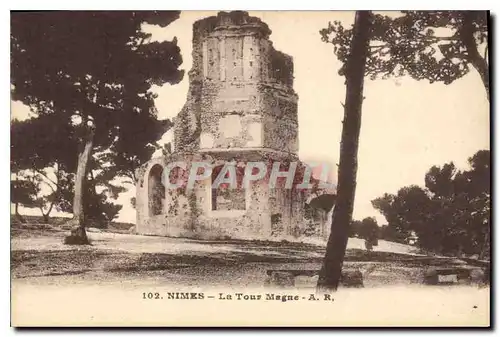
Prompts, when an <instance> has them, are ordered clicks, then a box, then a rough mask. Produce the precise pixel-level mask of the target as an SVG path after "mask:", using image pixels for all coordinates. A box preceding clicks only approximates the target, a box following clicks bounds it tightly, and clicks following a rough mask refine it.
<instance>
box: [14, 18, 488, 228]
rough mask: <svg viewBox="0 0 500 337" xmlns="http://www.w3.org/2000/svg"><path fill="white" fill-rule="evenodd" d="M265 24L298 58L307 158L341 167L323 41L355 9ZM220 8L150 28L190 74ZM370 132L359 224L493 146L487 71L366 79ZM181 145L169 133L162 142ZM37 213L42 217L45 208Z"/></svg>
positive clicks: (341, 89) (170, 111)
mask: <svg viewBox="0 0 500 337" xmlns="http://www.w3.org/2000/svg"><path fill="white" fill-rule="evenodd" d="M249 13H250V15H253V16H257V17H259V18H261V19H262V20H263V21H264V22H266V23H267V24H268V25H269V28H270V29H271V31H272V34H271V36H270V39H271V41H273V44H274V47H275V48H276V49H278V50H280V51H282V52H284V53H286V54H289V55H291V56H292V57H293V60H294V71H295V72H294V76H295V82H294V89H295V91H296V92H297V94H298V96H299V100H298V121H299V157H300V159H301V160H304V161H322V162H328V163H332V164H335V163H337V162H338V158H339V150H340V136H341V131H342V123H341V121H342V119H343V114H344V111H343V108H342V105H341V104H342V103H343V102H344V101H345V85H344V81H345V79H344V77H341V76H339V75H338V73H337V72H338V69H339V68H340V66H341V64H340V62H339V61H338V60H337V58H336V56H335V55H334V53H333V45H331V44H328V43H325V42H322V41H321V37H320V34H319V31H320V29H322V28H325V27H327V26H328V22H329V21H334V20H341V21H342V22H344V23H347V24H350V23H352V22H353V20H354V13H353V12H338V11H337V12H320V11H307V12H294V11H279V12H273V11H269V12H253V11H250V12H249ZM215 14H216V12H201V11H185V12H182V13H181V16H180V18H179V19H178V20H177V21H175V22H173V23H172V24H170V25H169V26H167V27H165V28H160V27H153V26H147V27H144V29H145V30H146V31H148V32H150V33H152V34H153V36H152V39H153V40H160V41H161V40H165V39H168V40H171V39H172V38H173V37H174V36H175V37H177V40H178V45H179V47H180V49H181V53H182V56H183V59H184V62H183V64H182V66H181V68H182V69H185V70H186V73H187V71H188V70H189V69H190V68H191V64H192V58H191V50H192V46H191V39H192V24H193V23H194V21H196V20H198V19H201V18H204V17H207V16H210V15H215ZM153 91H155V92H156V93H157V94H158V99H157V101H156V105H157V109H158V111H159V117H160V118H162V119H163V118H172V117H174V116H175V115H176V114H177V113H178V112H179V111H180V109H181V108H182V106H183V105H184V103H185V101H186V97H187V91H188V77H187V76H185V78H184V80H183V81H182V82H181V83H180V84H177V85H174V86H171V85H164V86H162V87H155V88H154V89H153ZM364 96H365V100H364V102H363V111H362V114H363V116H362V126H361V134H360V139H359V152H358V176H357V178H358V179H357V189H356V198H355V204H354V214H353V217H354V218H355V219H362V218H364V217H367V216H374V217H376V218H377V220H378V222H379V224H380V223H385V222H386V221H385V219H384V217H383V216H381V215H380V214H379V213H378V212H377V211H376V210H375V209H374V208H373V207H372V206H371V202H370V201H371V200H373V199H374V198H377V197H379V196H382V195H383V194H384V193H396V192H397V191H398V189H399V188H401V187H403V186H408V185H412V184H415V185H421V186H422V185H423V184H424V176H425V173H426V172H427V171H428V169H429V168H430V167H431V166H433V165H443V164H444V163H447V162H450V161H453V162H454V163H455V164H456V165H457V166H458V168H461V169H465V168H467V159H468V158H469V157H471V156H472V155H473V154H474V153H475V152H476V151H478V150H481V149H489V142H490V132H489V130H490V124H489V123H490V120H489V103H488V101H487V99H486V94H485V90H484V87H483V85H482V82H481V80H480V77H479V74H478V73H477V72H476V71H475V70H474V69H473V70H471V72H470V73H469V74H468V75H466V76H464V77H463V78H462V79H460V80H457V81H455V82H454V83H452V84H450V85H444V84H441V83H433V84H429V83H428V82H427V81H415V80H413V79H411V78H407V77H400V78H392V79H387V80H374V81H372V80H368V79H367V80H366V81H365V89H364ZM12 114H13V116H25V115H26V114H27V107H25V106H23V105H22V104H20V103H17V102H14V103H13V104H12ZM171 139H172V134H171V132H168V133H167V134H166V135H165V136H164V137H163V138H162V142H167V141H170V140H171ZM134 195H135V189H134V188H131V189H130V190H129V191H128V192H126V193H123V194H122V195H121V196H120V198H119V199H118V203H120V204H123V205H124V208H123V209H122V211H121V212H120V215H119V218H118V219H117V220H118V221H126V222H134V223H135V211H134V210H133V209H132V207H131V206H130V198H131V197H132V196H134ZM29 213H31V214H38V213H37V211H36V210H34V211H30V212H29ZM53 215H56V213H54V214H53Z"/></svg>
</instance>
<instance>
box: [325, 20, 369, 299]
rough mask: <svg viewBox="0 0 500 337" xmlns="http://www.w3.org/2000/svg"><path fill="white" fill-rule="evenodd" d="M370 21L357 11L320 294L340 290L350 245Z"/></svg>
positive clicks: (348, 64)
mask: <svg viewBox="0 0 500 337" xmlns="http://www.w3.org/2000/svg"><path fill="white" fill-rule="evenodd" d="M370 20H371V13H370V12H369V11H358V12H356V19H355V22H354V29H353V37H352V41H351V51H350V57H349V59H348V61H347V64H346V66H347V69H346V70H347V72H346V100H345V105H344V121H343V127H342V139H341V144H340V160H339V168H338V184H337V200H336V203H335V208H334V210H333V216H332V226H331V232H330V237H329V239H328V243H327V246H326V254H325V258H324V260H323V265H322V267H321V271H320V274H319V279H318V286H317V287H318V290H319V291H332V290H333V291H335V290H337V287H338V284H339V281H340V277H341V271H342V262H343V260H344V255H345V250H346V246H347V240H348V235H349V224H350V222H351V219H352V212H353V204H354V194H355V190H356V172H357V155H358V140H359V132H360V128H361V106H362V103H363V82H364V73H365V63H366V58H367V53H368V44H369V38H370V25H371V23H370Z"/></svg>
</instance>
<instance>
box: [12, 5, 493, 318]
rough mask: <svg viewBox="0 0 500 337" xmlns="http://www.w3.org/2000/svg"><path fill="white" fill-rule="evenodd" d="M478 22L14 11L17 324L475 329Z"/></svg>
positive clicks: (485, 95) (335, 14)
mask: <svg viewBox="0 0 500 337" xmlns="http://www.w3.org/2000/svg"><path fill="white" fill-rule="evenodd" d="M489 20H490V17H489V12H487V11H391V12H378V11H303V12H301V11H54V12H50V11H49V12H47V11H42V12H36V11H20V12H16V11H14V12H11V35H10V41H11V44H10V49H11V54H10V55H11V77H10V81H11V325H12V326H15V327H34V326H36V327H38V326H51V327H65V326H126V327H143V326H153V327H200V326H203V327H206V326H218V327H239V326H246V327H290V326H296V327H413V326H417V327H428V326H445V327H456V326H466V327H489V326H490V324H491V322H490V310H491V308H490V275H491V266H490V260H491V259H490V254H491V253H490V247H491V236H490V233H491V201H490V196H491V186H490V185H491V183H490V173H491V169H490V164H491V156H490V79H489V74H490V70H489V63H490V56H489V53H488V51H489V49H490V48H491V47H490V46H489V45H488V41H489V37H490V32H489V29H490V27H489Z"/></svg>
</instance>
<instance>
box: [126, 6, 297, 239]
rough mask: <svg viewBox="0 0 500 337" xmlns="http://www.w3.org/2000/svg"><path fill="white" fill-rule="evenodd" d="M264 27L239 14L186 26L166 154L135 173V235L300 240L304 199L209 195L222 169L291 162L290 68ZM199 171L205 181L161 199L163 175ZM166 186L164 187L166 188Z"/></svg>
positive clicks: (241, 192) (263, 186)
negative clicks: (205, 171) (188, 52)
mask: <svg viewBox="0 0 500 337" xmlns="http://www.w3.org/2000/svg"><path fill="white" fill-rule="evenodd" d="M270 34H271V31H270V30H269V27H268V26H267V25H266V24H265V23H264V22H262V21H261V20H260V19H258V18H256V17H251V16H249V15H248V13H246V12H239V11H237V12H229V13H226V12H220V13H219V14H218V15H217V16H212V17H208V18H205V19H202V20H199V21H197V22H195V23H194V26H193V67H192V69H191V71H190V72H189V91H188V97H187V101H186V104H185V105H184V107H183V108H182V110H181V111H180V112H179V114H178V115H177V117H176V118H175V119H174V151H173V153H171V154H169V155H168V156H167V157H162V158H156V159H153V160H151V161H149V162H148V163H147V164H145V165H144V166H143V167H142V168H141V170H140V171H139V172H138V173H137V176H138V177H139V179H138V182H137V199H136V200H137V203H136V210H137V224H136V231H137V232H138V233H140V234H153V235H168V236H184V237H197V238H228V237H229V238H239V239H270V238H273V237H274V238H278V239H282V238H286V237H290V236H293V237H298V236H301V235H302V233H304V230H305V228H304V226H305V225H304V223H305V222H304V200H305V199H306V197H307V196H306V193H304V192H300V191H296V190H292V189H286V188H283V187H272V188H270V186H269V184H268V183H267V182H265V181H264V180H261V181H253V182H252V183H251V185H250V186H248V188H236V189H224V188H221V189H218V188H213V184H212V182H213V181H214V175H213V172H216V170H217V169H220V168H221V167H222V166H223V165H224V164H226V163H228V162H230V163H233V164H234V165H237V167H238V169H240V168H241V167H244V166H245V165H246V163H248V162H254V161H259V162H267V163H268V164H269V163H271V164H273V165H274V163H276V162H278V163H280V164H279V165H280V168H281V165H282V164H284V165H285V166H286V165H287V164H289V163H291V162H298V158H297V151H298V125H297V95H296V94H295V92H294V90H293V62H292V58H291V57H290V56H288V55H285V54H283V53H281V52H279V51H277V50H275V49H274V47H273V45H272V42H271V41H270V40H269V35H270ZM200 161H202V162H204V163H206V164H208V165H209V166H210V167H211V168H212V170H213V172H212V177H207V178H206V179H205V180H203V181H199V182H197V183H196V185H195V188H194V189H178V190H177V189H166V188H165V186H164V185H163V182H164V180H163V179H165V177H164V176H163V171H164V168H165V167H167V165H169V164H172V163H178V162H183V163H185V162H190V163H192V162H200ZM169 179H170V178H169Z"/></svg>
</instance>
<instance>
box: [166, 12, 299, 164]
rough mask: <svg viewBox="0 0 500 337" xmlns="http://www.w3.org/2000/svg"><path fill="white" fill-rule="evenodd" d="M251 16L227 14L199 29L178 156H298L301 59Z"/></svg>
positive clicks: (180, 121)
mask: <svg viewBox="0 0 500 337" xmlns="http://www.w3.org/2000/svg"><path fill="white" fill-rule="evenodd" d="M270 34H271V30H270V29H269V27H268V25H267V24H266V23H264V22H263V21H262V20H261V19H259V18H257V17H253V16H250V15H249V14H248V13H247V12H242V11H234V12H219V13H218V14H217V16H210V17H207V18H204V19H201V20H198V21H196V22H195V23H194V25H193V52H192V54H193V67H192V69H191V71H190V72H189V81H190V83H189V92H188V99H187V102H186V105H185V106H184V108H183V109H182V111H181V112H180V113H179V115H178V117H177V119H176V127H175V146H174V147H175V151H191V152H192V151H195V152H198V151H205V152H208V151H230V150H235V151H242V150H256V149H259V150H271V151H276V152H280V153H283V154H292V155H295V154H296V153H297V150H298V141H297V140H298V134H297V133H298V131H297V129H298V128H297V95H296V94H295V92H294V90H293V60H292V58H291V57H290V56H288V55H286V54H284V53H282V52H280V51H277V50H276V49H275V48H274V47H273V44H272V42H271V41H270V40H269V36H270Z"/></svg>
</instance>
